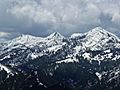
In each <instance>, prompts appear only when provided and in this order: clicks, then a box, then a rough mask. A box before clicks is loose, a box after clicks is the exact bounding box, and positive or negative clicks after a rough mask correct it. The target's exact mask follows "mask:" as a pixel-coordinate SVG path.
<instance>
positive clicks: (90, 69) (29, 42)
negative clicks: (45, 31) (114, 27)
mask: <svg viewBox="0 0 120 90" xmlns="http://www.w3.org/2000/svg"><path fill="white" fill-rule="evenodd" d="M0 47H1V49H0V70H1V71H0V73H2V75H3V76H4V73H3V72H2V70H3V69H4V70H5V71H6V72H8V73H10V72H11V71H12V70H13V71H15V72H17V73H18V75H17V76H15V77H14V79H15V80H18V79H17V78H19V79H20V80H21V81H22V80H23V81H24V80H26V81H27V80H28V82H30V81H29V78H30V80H31V79H32V80H33V81H31V83H32V84H31V83H30V84H29V83H28V82H27V83H28V84H27V87H32V86H34V83H37V84H36V85H38V86H39V85H40V88H41V84H42V86H43V87H42V88H46V87H50V86H54V85H56V84H57V85H58V86H59V85H64V86H67V87H70V88H73V87H74V88H77V89H75V90H86V88H87V90H102V89H101V88H103V87H104V88H105V89H103V90H111V89H109V87H105V86H104V85H105V84H112V83H113V82H114V83H115V84H116V86H117V87H119V84H117V83H119V82H120V80H119V78H120V72H119V70H120V69H119V68H120V39H119V38H118V37H117V36H115V35H114V34H112V33H110V32H108V31H106V30H104V29H103V28H101V27H97V28H94V29H92V30H90V31H89V32H86V33H74V34H72V35H71V36H70V37H64V36H62V35H61V34H60V33H58V32H55V33H53V34H51V35H49V36H47V37H35V36H31V35H21V36H19V37H17V38H15V39H13V40H10V41H8V42H5V43H1V44H0ZM8 66H9V67H10V69H9V68H8ZM21 77H24V78H21ZM11 78H12V77H11ZM11 78H10V82H11V83H13V84H18V85H19V83H15V81H14V79H12V80H11ZM84 78H86V79H84ZM7 80H8V81H9V79H7ZM117 80H118V81H117ZM8 81H6V82H5V85H6V84H8ZM26 81H24V82H26ZM51 81H52V83H51ZM38 82H39V83H38ZM53 82H54V83H53ZM1 85H2V84H1V83H0V87H1ZM97 85H98V86H100V87H99V89H98V88H96V87H98V86H97ZM23 86H24V85H23ZM64 86H63V87H64ZM110 86H111V87H113V88H114V87H115V86H112V85H110ZM21 87H22V86H21ZM4 88H6V87H4ZM83 88H84V89H83ZM21 90H22V89H21ZM43 90H44V89H43ZM68 90H69V89H68Z"/></svg>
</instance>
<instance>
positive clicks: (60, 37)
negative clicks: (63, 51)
mask: <svg viewBox="0 0 120 90" xmlns="http://www.w3.org/2000/svg"><path fill="white" fill-rule="evenodd" d="M63 38H64V36H62V35H61V34H60V33H58V32H54V33H52V34H50V35H49V36H48V37H47V39H63Z"/></svg>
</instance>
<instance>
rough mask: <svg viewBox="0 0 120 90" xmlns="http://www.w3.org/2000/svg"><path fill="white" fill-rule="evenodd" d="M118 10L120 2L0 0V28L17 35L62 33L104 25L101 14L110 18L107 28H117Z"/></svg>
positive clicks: (99, 0) (111, 0) (109, 0)
mask: <svg viewBox="0 0 120 90" xmlns="http://www.w3.org/2000/svg"><path fill="white" fill-rule="evenodd" d="M119 7H120V0H4V1H2V0H1V1H0V13H1V14H0V25H1V26H4V27H7V28H9V27H10V28H14V30H13V31H15V32H20V33H29V32H30V33H34V32H45V33H47V34H48V33H51V32H53V31H58V32H60V33H62V34H63V33H70V32H71V33H73V32H80V29H81V31H84V30H82V29H84V27H85V28H87V29H88V30H89V29H90V28H93V27H95V26H99V25H101V26H104V25H103V24H104V23H101V22H105V23H106V18H104V19H102V20H101V15H103V16H106V17H110V18H109V20H108V21H109V22H108V21H107V25H108V26H106V27H107V28H108V27H110V26H111V23H112V25H114V24H115V25H118V26H119V25H120V8H119ZM6 10H7V12H6ZM36 25H39V26H36ZM1 26H0V28H1ZM36 27H37V28H36ZM111 27H112V26H111ZM34 28H35V29H34ZM112 28H114V27H112ZM116 28H118V29H117V30H119V29H120V27H116ZM36 29H38V30H36ZM6 31H9V30H6Z"/></svg>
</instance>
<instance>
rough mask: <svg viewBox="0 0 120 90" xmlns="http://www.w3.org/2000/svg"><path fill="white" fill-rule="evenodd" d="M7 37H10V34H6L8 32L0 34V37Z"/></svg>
mask: <svg viewBox="0 0 120 90" xmlns="http://www.w3.org/2000/svg"><path fill="white" fill-rule="evenodd" d="M8 35H10V33H8V32H0V37H7V36H8Z"/></svg>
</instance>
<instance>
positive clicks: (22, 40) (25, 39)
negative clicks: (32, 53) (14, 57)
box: [8, 34, 43, 46]
mask: <svg viewBox="0 0 120 90" xmlns="http://www.w3.org/2000/svg"><path fill="white" fill-rule="evenodd" d="M41 39H43V38H41V37H35V36H32V35H24V34H22V35H21V36H19V37H17V38H15V39H13V40H10V41H9V42H8V46H12V45H16V44H25V45H35V44H36V43H38V42H40V40H41Z"/></svg>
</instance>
